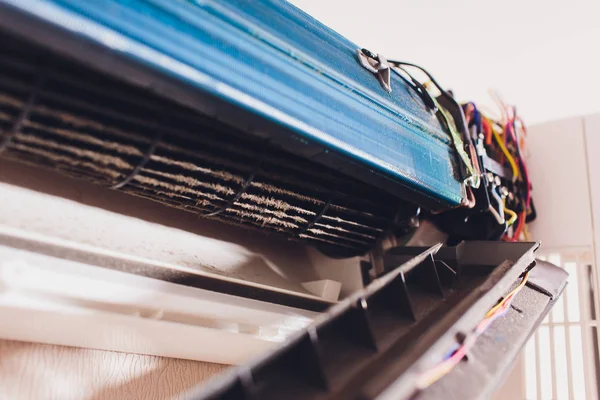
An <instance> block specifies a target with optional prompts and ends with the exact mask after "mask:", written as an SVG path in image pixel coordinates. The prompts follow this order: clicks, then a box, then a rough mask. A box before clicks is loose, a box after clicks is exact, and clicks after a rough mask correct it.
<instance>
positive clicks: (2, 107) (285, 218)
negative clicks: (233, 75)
mask: <svg viewBox="0 0 600 400" xmlns="http://www.w3.org/2000/svg"><path fill="white" fill-rule="evenodd" d="M0 41H1V45H2V48H3V52H2V55H0V135H1V136H0V155H2V156H3V157H6V158H11V159H17V160H21V161H25V162H28V163H33V164H36V165H40V166H45V167H50V168H52V169H55V170H58V171H60V172H62V173H64V174H67V175H69V176H72V177H77V178H83V179H86V180H88V181H93V182H94V183H97V184H100V185H104V186H108V187H112V188H115V189H119V190H122V191H125V192H127V193H131V194H134V195H137V196H141V197H145V198H148V199H152V200H155V201H159V202H161V203H164V204H167V205H170V206H173V207H177V208H181V209H185V210H187V211H190V212H193V213H195V214H197V215H198V216H201V217H206V218H216V219H218V220H221V221H224V222H227V223H230V224H235V225H242V226H246V227H256V228H260V229H261V230H263V231H265V232H277V233H283V234H285V235H287V236H288V237H292V238H299V239H302V240H307V241H311V242H316V243H321V244H325V245H334V246H336V247H339V248H347V249H354V250H361V251H362V250H366V249H368V248H369V247H370V245H371V244H372V243H373V242H374V241H375V240H376V239H377V238H378V237H380V236H381V235H382V233H383V232H384V231H385V230H386V229H388V228H389V227H390V224H391V221H392V220H393V219H394V217H395V216H396V214H397V212H398V209H399V207H400V205H401V204H404V203H402V202H399V201H398V199H396V198H395V197H392V196H390V195H388V194H386V193H384V192H381V191H379V190H377V189H375V188H373V187H370V186H367V185H365V184H363V183H360V182H358V181H355V180H353V179H352V178H349V177H346V176H344V175H340V174H338V173H336V172H335V171H332V170H330V169H326V168H325V167H322V166H319V165H315V164H313V163H311V162H310V161H308V160H305V159H302V158H299V157H296V156H293V155H290V154H287V153H285V152H283V151H282V150H279V149H277V148H275V147H274V146H272V145H269V144H268V143H267V142H265V141H262V142H261V141H260V140H258V139H256V138H255V137H253V136H251V135H249V134H244V133H243V132H239V131H236V130H234V129H232V128H231V127H229V126H227V125H225V124H223V123H220V122H217V121H215V120H212V119H210V118H206V117H204V116H201V115H199V114H198V113H196V112H194V111H192V110H190V109H187V108H184V107H182V106H179V105H177V104H175V103H172V102H170V101H168V100H165V99H163V98H160V97H157V96H155V95H153V94H151V93H149V92H146V91H143V90H141V89H138V88H135V87H131V86H129V85H126V84H124V83H122V82H120V81H116V80H114V79H111V78H109V77H106V76H103V75H100V74H98V73H96V72H94V71H92V70H90V69H87V68H85V67H82V66H79V65H76V64H74V63H72V62H70V61H68V60H64V59H61V58H60V57H58V56H56V55H50V54H47V53H45V52H44V51H42V50H40V49H38V48H36V47H34V46H33V45H29V44H24V43H22V42H19V41H17V40H16V39H14V38H11V37H8V36H3V35H0Z"/></svg>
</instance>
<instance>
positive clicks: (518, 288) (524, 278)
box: [485, 272, 529, 318]
mask: <svg viewBox="0 0 600 400" xmlns="http://www.w3.org/2000/svg"><path fill="white" fill-rule="evenodd" d="M528 279H529V272H527V273H526V274H525V276H524V277H523V280H522V281H521V283H519V286H517V287H516V288H514V289H513V290H512V291H511V292H510V293H509V294H507V295H506V296H504V298H503V299H502V301H500V302H499V303H498V304H496V305H495V306H494V307H492V308H491V309H490V311H488V312H487V314H485V317H486V318H487V317H489V316H491V315H493V314H494V312H496V311H497V310H498V309H499V308H500V307H502V305H503V304H504V303H506V301H507V300H508V299H510V298H511V297H512V296H513V295H515V294H516V293H517V292H518V291H519V290H521V289H523V286H525V284H526V283H527V280H528Z"/></svg>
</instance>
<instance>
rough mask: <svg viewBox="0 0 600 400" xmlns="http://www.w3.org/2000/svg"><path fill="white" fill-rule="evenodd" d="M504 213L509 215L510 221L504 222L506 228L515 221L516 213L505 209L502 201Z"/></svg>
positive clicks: (504, 202)
mask: <svg viewBox="0 0 600 400" xmlns="http://www.w3.org/2000/svg"><path fill="white" fill-rule="evenodd" d="M503 205H504V212H505V213H507V214H508V215H510V219H509V220H508V221H506V224H507V227H508V226H512V224H514V223H515V221H516V220H517V213H516V212H514V211H513V210H511V209H510V208H506V199H504V200H503Z"/></svg>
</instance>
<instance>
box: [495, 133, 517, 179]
mask: <svg viewBox="0 0 600 400" xmlns="http://www.w3.org/2000/svg"><path fill="white" fill-rule="evenodd" d="M490 125H492V123H491V122H490ZM491 128H492V135H494V139H496V143H498V146H499V147H500V149H501V150H502V152H503V153H504V156H505V157H506V159H507V160H508V162H509V164H510V167H511V168H512V171H513V177H514V179H517V178H518V177H519V169H518V168H517V164H516V163H515V160H514V158H512V156H511V155H510V153H509V152H508V149H507V148H506V146H504V143H503V142H502V138H500V135H498V132H496V131H495V130H494V126H493V125H492V126H491Z"/></svg>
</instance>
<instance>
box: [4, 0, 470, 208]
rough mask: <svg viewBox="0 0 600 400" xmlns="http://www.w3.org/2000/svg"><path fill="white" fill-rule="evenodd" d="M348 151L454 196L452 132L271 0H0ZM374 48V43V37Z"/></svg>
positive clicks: (420, 187)
mask: <svg viewBox="0 0 600 400" xmlns="http://www.w3.org/2000/svg"><path fill="white" fill-rule="evenodd" d="M1 3H5V5H8V6H11V7H13V8H16V9H19V10H20V11H22V12H24V13H27V14H29V15H32V16H35V17H36V18H38V19H40V20H44V21H46V22H50V23H52V24H55V25H58V26H61V27H62V28H63V29H66V30H69V31H71V32H72V33H73V34H76V35H79V36H81V37H84V38H86V39H87V40H91V41H94V42H96V43H100V44H101V45H103V46H105V47H107V48H109V49H110V50H111V51H113V52H116V53H120V54H122V55H123V56H125V57H127V58H129V59H133V60H135V61H136V62H137V63H140V65H142V64H143V65H145V66H150V67H151V68H153V69H155V70H158V71H160V72H161V73H163V74H165V75H168V76H169V77H171V78H175V79H177V80H180V81H182V82H185V83H186V85H189V86H190V87H194V88H197V90H199V91H203V92H207V93H209V94H212V95H214V96H217V97H218V98H220V99H223V100H225V101H226V102H229V103H232V104H235V105H237V106H239V107H242V108H244V109H246V110H248V111H251V112H252V113H255V114H257V115H260V116H261V117H263V118H266V119H269V120H271V121H274V122H276V123H277V124H281V125H282V126H286V127H287V128H289V129H292V130H293V131H294V132H296V133H297V134H299V135H301V136H302V137H303V138H305V139H307V140H308V141H313V142H317V143H320V144H322V145H324V146H325V147H326V148H327V149H329V150H331V151H334V152H340V153H343V154H346V155H349V156H350V157H352V158H353V159H354V160H356V161H357V162H358V163H360V164H361V165H363V166H364V167H365V168H370V169H371V170H374V171H377V172H379V173H382V174H384V175H385V176H388V177H390V178H391V179H393V180H397V181H398V182H399V183H403V184H404V185H407V186H409V187H410V188H412V189H414V190H417V191H419V192H421V193H424V194H426V195H428V196H431V197H433V198H435V199H437V200H438V201H440V202H441V203H442V204H446V205H448V206H454V205H457V204H459V203H460V201H461V187H460V182H459V180H458V178H457V177H458V173H457V168H458V167H457V164H456V157H455V151H454V150H453V148H452V144H451V142H450V138H449V135H448V134H447V133H445V132H444V130H443V129H442V127H441V125H440V123H439V121H438V120H437V118H436V117H435V116H434V115H433V114H432V113H431V112H430V111H428V110H427V108H426V107H425V106H424V105H423V104H422V102H421V101H420V100H419V99H418V97H417V96H415V94H414V93H412V92H411V89H410V88H409V87H408V86H407V85H406V84H405V83H404V82H403V81H402V80H401V79H399V78H398V77H397V76H395V75H392V82H391V86H392V93H387V92H385V91H384V90H383V89H382V87H381V85H380V84H379V82H378V80H377V79H376V77H375V76H374V75H373V74H372V73H370V72H369V71H367V70H366V69H364V68H363V67H361V66H360V64H359V63H358V61H357V56H356V51H357V49H358V48H359V47H358V46H357V45H355V44H353V43H351V42H350V41H348V40H346V39H345V38H344V37H342V36H340V35H339V34H337V33H335V32H334V31H332V30H331V29H329V28H327V27H326V26H324V25H323V24H321V23H320V22H318V21H316V20H315V19H314V18H312V17H310V16H309V15H307V14H305V13H303V12H302V11H300V10H299V9H297V8H295V7H294V6H292V5H291V4H289V3H287V2H284V1H279V0H271V1H269V0H260V1H258V0H254V1H253V0H229V1H227V0H225V1H212V0H0V4H1ZM373 45H375V47H376V43H374V44H373Z"/></svg>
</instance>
